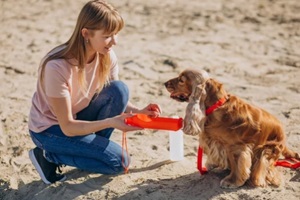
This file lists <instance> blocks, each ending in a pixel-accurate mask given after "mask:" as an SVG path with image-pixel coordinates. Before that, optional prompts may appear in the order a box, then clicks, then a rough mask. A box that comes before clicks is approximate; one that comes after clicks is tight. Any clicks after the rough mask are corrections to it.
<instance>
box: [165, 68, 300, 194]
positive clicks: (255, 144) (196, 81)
mask: <svg viewBox="0 0 300 200" xmlns="http://www.w3.org/2000/svg"><path fill="white" fill-rule="evenodd" d="M165 86H166V88H167V90H168V91H169V92H170V93H171V98H173V99H175V100H177V101H180V102H188V105H187V108H186V113H185V118H184V128H183V131H184V133H185V134H188V135H198V134H199V145H200V146H201V147H202V148H203V149H204V153H205V154H206V155H207V161H206V167H207V168H208V169H209V170H212V169H214V170H218V171H219V170H226V169H229V170H230V174H229V175H228V176H226V177H225V178H224V179H223V180H222V181H221V183H220V185H221V187H223V188H237V187H240V186H242V185H244V184H245V182H246V181H249V183H250V184H251V185H253V186H260V187H265V186H267V185H274V186H279V185H280V176H279V175H280V174H279V172H278V171H277V170H276V168H275V166H274V163H275V162H276V161H277V160H278V158H279V157H280V156H281V155H283V156H284V157H286V158H287V157H288V158H296V159H300V156H299V154H298V153H295V152H293V151H291V150H289V149H288V148H287V147H286V141H285V133H284V132H283V128H282V125H281V123H280V122H279V121H278V120H277V119H276V118H275V117H274V116H272V115H271V114H270V113H268V112H267V111H265V110H263V109H261V108H258V107H255V106H253V105H250V104H248V103H246V102H245V101H243V100H242V99H240V98H238V97H236V96H234V95H230V94H228V93H227V92H226V91H225V90H224V88H223V86H222V84H221V83H219V82H217V81H216V80H214V79H212V78H209V76H208V74H207V73H206V72H205V71H201V70H192V69H188V70H185V71H183V72H182V73H181V74H180V75H179V77H176V78H173V79H171V80H169V81H167V82H166V83H165Z"/></svg>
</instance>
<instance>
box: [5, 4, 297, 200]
mask: <svg viewBox="0 0 300 200" xmlns="http://www.w3.org/2000/svg"><path fill="white" fill-rule="evenodd" d="M86 2H87V1H84V0H78V1H71V0H65V1H60V0H17V1H8V0H1V1H0V25H1V28H0V47H1V48H0V57H1V59H0V87H1V90H0V97H1V98H0V119H1V120H0V162H1V164H0V171H1V173H0V200H2V199H3V200H21V199H22V200H39V199H41V200H46V199H67V200H69V199H76V200H87V199H89V200H90V199H121V200H132V199H142V200H144V199H151V200H152V199H153V200H158V199H159V200H165V199H172V200H181V199H184V200H192V199H201V200H206V199H213V200H232V199H237V200H238V199H243V200H260V199H263V200H268V199H270V200H271V199H272V200H282V199H289V200H294V199H295V200H296V199H300V171H299V169H298V170H292V169H288V168H282V167H279V168H280V170H281V171H282V184H281V186H280V187H278V188H274V187H267V188H252V187H250V186H248V185H245V186H243V187H241V188H238V189H222V188H220V186H219V183H220V180H221V179H222V178H223V177H225V176H226V174H225V173H224V174H214V173H208V174H206V175H200V173H199V172H198V170H197V164H196V160H197V148H198V137H197V136H188V135H184V159H183V160H181V161H178V162H171V161H170V159H169V135H168V131H161V130H143V131H136V132H129V133H127V140H128V151H129V153H130V155H131V165H130V169H129V173H128V174H120V175H116V176H108V175H100V174H93V173H88V172H85V171H81V170H78V169H75V168H72V167H68V166H67V167H64V168H63V173H64V174H66V176H67V180H66V181H65V182H62V183H60V182H58V183H55V184H52V185H46V184H44V183H43V182H42V181H41V180H40V177H39V175H38V173H37V172H36V170H35V169H34V167H33V165H32V164H31V162H30V160H29V157H28V151H29V150H30V149H31V148H33V147H34V146H35V145H34V144H33V142H32V141H31V139H30V136H29V133H28V128H27V123H28V113H29V109H30V106H31V97H32V95H33V93H34V91H35V87H36V80H37V68H38V65H39V62H40V60H41V58H42V57H43V56H44V55H45V54H46V53H47V52H48V51H49V50H50V49H52V48H53V47H55V46H57V45H59V44H61V43H63V42H65V41H66V40H67V39H69V37H70V35H71V33H72V31H73V28H74V26H75V23H76V19H77V16H78V13H79V11H80V9H81V8H82V6H83V5H84V4H85V3H86ZM109 2H110V3H111V4H113V5H114V6H115V7H116V8H117V9H118V10H119V12H120V13H121V14H122V16H123V18H124V19H125V23H126V26H125V28H124V29H123V30H122V31H121V32H120V34H119V37H118V45H117V46H115V48H114V50H115V52H116V54H117V56H118V60H119V66H120V78H121V80H123V81H124V82H125V83H126V84H127V85H128V87H129V88H130V97H131V98H130V99H131V101H132V102H133V103H134V104H136V105H137V106H139V107H144V106H146V105H147V104H148V103H151V102H154V103H158V104H159V105H160V106H161V107H162V109H163V113H162V116H174V115H176V116H180V117H184V111H185V107H186V105H187V104H186V103H178V102H176V101H174V100H172V99H170V98H169V93H168V92H167V91H166V89H165V88H164V85H163V83H164V82H165V81H167V80H168V79H170V78H173V77H175V76H177V75H178V74H179V73H180V72H181V71H182V70H184V69H185V68H188V67H193V68H199V69H204V70H207V71H208V72H209V74H210V76H211V77H213V78H216V79H217V80H219V81H220V82H222V83H223V84H224V86H225V88H226V89H227V91H228V92H229V93H232V94H235V95H238V96H239V97H241V98H243V99H245V100H246V101H248V102H250V103H252V104H254V105H258V106H260V107H261V108H264V109H266V110H267V111H269V112H270V113H272V114H273V115H274V116H276V117H277V118H278V119H279V120H280V121H281V122H282V123H283V125H284V129H285V132H286V135H287V144H288V146H289V147H290V148H291V149H292V150H294V151H297V152H299V153H300V103H299V99H300V48H299V47H300V1H299V0H252V1H249V0H214V1H210V0H201V1H184V0H163V1H162V0H160V1H159V0H151V1H145V0H126V1H118V0H110V1H109ZM112 140H114V141H117V142H118V143H119V144H121V140H122V133H121V132H120V131H115V133H114V134H113V136H112Z"/></svg>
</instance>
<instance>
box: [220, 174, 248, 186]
mask: <svg viewBox="0 0 300 200" xmlns="http://www.w3.org/2000/svg"><path fill="white" fill-rule="evenodd" d="M242 185H244V183H243V184H238V183H236V182H235V181H233V180H231V179H230V178H229V177H228V176H227V177H225V178H224V179H223V180H221V182H220V187H221V188H225V189H234V188H238V187H240V186H242Z"/></svg>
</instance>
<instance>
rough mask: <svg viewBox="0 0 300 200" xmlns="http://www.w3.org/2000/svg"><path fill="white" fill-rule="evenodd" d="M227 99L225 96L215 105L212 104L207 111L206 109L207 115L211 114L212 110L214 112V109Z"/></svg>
mask: <svg viewBox="0 0 300 200" xmlns="http://www.w3.org/2000/svg"><path fill="white" fill-rule="evenodd" d="M226 101H227V97H223V98H221V99H219V100H218V101H217V102H216V103H215V104H214V105H212V106H210V107H209V108H207V109H206V111H205V113H206V115H209V114H211V113H212V112H214V110H216V109H217V108H219V107H220V106H222V105H223V104H224V103H225V102H226Z"/></svg>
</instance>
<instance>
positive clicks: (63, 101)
mask: <svg viewBox="0 0 300 200" xmlns="http://www.w3.org/2000/svg"><path fill="white" fill-rule="evenodd" d="M49 104H50V105H51V108H52V110H53V112H54V114H55V116H56V117H57V120H58V123H59V125H60V127H61V129H62V131H63V133H64V134H65V135H67V136H80V135H87V134H90V133H93V132H96V131H99V130H103V129H106V128H116V129H119V130H121V131H123V132H127V131H134V130H141V129H142V128H139V127H134V126H128V125H127V124H125V123H124V119H125V118H126V117H130V116H132V115H131V114H124V115H118V116H116V117H113V118H107V119H104V120H98V121H83V120H76V119H74V118H73V115H72V109H71V100H70V97H65V98H52V97H49Z"/></svg>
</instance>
